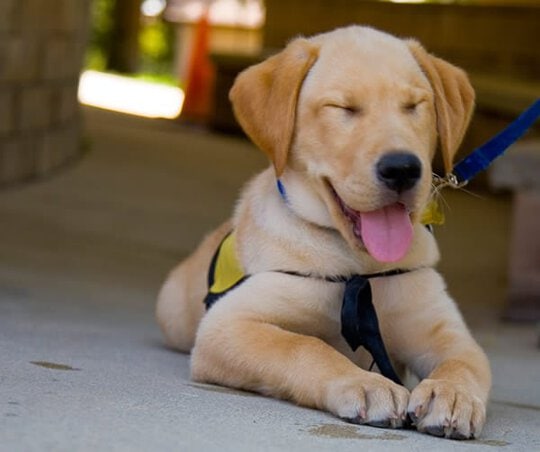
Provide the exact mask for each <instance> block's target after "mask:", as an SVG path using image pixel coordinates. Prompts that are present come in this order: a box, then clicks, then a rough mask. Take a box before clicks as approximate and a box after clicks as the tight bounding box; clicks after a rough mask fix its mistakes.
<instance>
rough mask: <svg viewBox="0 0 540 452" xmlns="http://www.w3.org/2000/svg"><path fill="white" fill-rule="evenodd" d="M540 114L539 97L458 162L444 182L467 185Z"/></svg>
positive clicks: (519, 136)
mask: <svg viewBox="0 0 540 452" xmlns="http://www.w3.org/2000/svg"><path fill="white" fill-rule="evenodd" d="M539 116H540V99H537V100H536V101H535V102H534V103H533V104H532V105H531V106H530V107H529V108H527V109H526V110H525V111H524V112H523V113H521V115H519V117H518V118H517V119H516V120H515V121H514V122H512V123H511V124H510V125H508V126H507V127H506V128H505V129H503V130H502V131H501V132H499V133H498V134H497V135H495V136H494V137H493V138H491V139H490V140H488V141H487V142H485V143H484V144H483V145H481V146H480V147H478V148H476V149H475V150H474V151H473V152H472V153H471V154H469V155H468V156H467V157H465V158H464V159H463V160H461V161H460V162H459V163H458V164H456V165H455V166H454V172H453V173H451V174H448V175H447V176H446V178H445V180H444V182H446V183H447V185H450V186H452V187H461V186H463V185H465V184H466V183H467V182H468V181H470V180H471V179H472V178H473V177H475V176H476V175H477V174H478V173H480V172H482V171H484V170H485V169H486V168H487V167H488V166H489V165H491V163H493V161H494V160H495V159H497V158H498V157H500V156H501V155H503V154H504V152H505V151H506V150H507V149H508V148H509V147H510V145H511V144H513V143H515V142H516V141H517V140H519V139H520V138H521V137H522V136H523V135H524V134H525V132H527V130H529V129H530V128H531V126H532V125H533V124H534V122H535V121H536V120H537V119H538V117H539Z"/></svg>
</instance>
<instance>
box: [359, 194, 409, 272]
mask: <svg viewBox="0 0 540 452" xmlns="http://www.w3.org/2000/svg"><path fill="white" fill-rule="evenodd" d="M360 230H361V235H362V241H363V242H364V245H365V246H366V248H367V250H368V252H369V254H371V255H372V256H373V257H374V258H375V259H377V260H378V261H380V262H396V261H399V260H400V259H402V258H403V257H404V256H405V254H407V251H408V250H409V248H410V246H411V242H412V238H413V228H412V224H411V220H410V218H409V214H408V213H407V210H406V209H405V206H404V205H403V204H399V203H396V204H392V205H391V206H386V207H383V208H382V209H379V210H374V211H373V212H365V213H360Z"/></svg>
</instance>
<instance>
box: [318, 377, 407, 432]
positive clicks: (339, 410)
mask: <svg viewBox="0 0 540 452" xmlns="http://www.w3.org/2000/svg"><path fill="white" fill-rule="evenodd" d="M408 400H409V391H407V389H405V388H404V387H403V386H399V385H397V384H395V383H393V382H392V381H390V380H388V379H387V378H385V377H383V376H381V375H378V374H372V373H366V374H365V375H362V376H359V377H344V378H340V379H338V380H334V381H333V382H332V383H331V384H330V385H329V388H328V392H327V401H326V405H327V408H328V410H329V411H331V412H332V413H334V414H336V415H337V416H339V417H340V418H342V419H344V420H346V421H348V422H353V423H355V424H368V425H372V426H374V427H388V428H400V427H403V425H404V423H405V421H406V418H407V402H408Z"/></svg>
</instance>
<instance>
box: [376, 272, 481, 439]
mask: <svg viewBox="0 0 540 452" xmlns="http://www.w3.org/2000/svg"><path fill="white" fill-rule="evenodd" d="M400 278H401V277H400ZM407 279H408V280H407ZM404 287H409V288H410V290H409V291H408V294H406V295H404V291H403V288H404ZM375 292H376V293H381V292H384V293H381V295H382V296H384V297H386V299H387V300H394V301H393V302H392V301H390V302H389V304H392V305H393V306H391V307H390V306H385V304H384V303H382V305H381V306H379V312H380V314H381V316H380V317H381V318H382V323H383V328H384V331H383V333H385V334H384V336H385V339H386V340H387V345H388V346H389V349H390V350H391V352H392V353H393V355H394V356H396V357H398V359H399V360H400V361H401V362H404V363H406V364H407V365H408V366H409V367H410V368H411V369H412V370H413V371H414V372H415V373H416V374H417V375H418V376H419V377H420V378H421V379H422V378H423V380H422V381H421V382H420V384H419V385H418V386H417V387H416V388H415V389H414V390H413V391H412V393H411V397H410V400H409V405H408V411H409V413H410V416H411V418H412V419H413V421H414V423H415V424H416V426H417V429H418V430H419V431H422V432H425V433H429V434H431V435H435V436H444V437H447V438H454V439H467V438H472V437H476V436H478V435H479V434H480V432H481V430H482V427H483V425H484V421H485V414H486V404H487V400H488V396H489V390H490V386H491V371H490V367H489V362H488V360H487V358H486V356H485V354H484V352H483V351H482V349H481V348H480V347H479V346H478V344H477V343H476V342H475V340H474V339H473V338H472V336H471V335H470V333H469V331H468V329H467V327H466V325H465V323H464V322H463V319H462V317H461V315H460V314H459V312H458V310H457V308H456V306H455V304H454V302H453V301H452V300H451V299H450V297H449V296H448V295H447V293H446V288H445V285H444V282H443V281H442V278H441V277H440V276H439V275H438V274H437V273H436V272H435V271H434V270H422V271H417V272H413V273H411V274H409V275H403V277H402V278H401V279H396V280H395V282H393V283H392V282H388V283H387V284H386V285H385V286H384V287H383V288H382V290H380V291H379V290H377V287H376V291H375ZM404 297H406V299H404ZM390 309H391V311H390ZM390 315H391V317H390ZM396 318H397V319H399V321H397V322H396V321H392V320H391V319H396ZM390 322H392V323H391V325H390Z"/></svg>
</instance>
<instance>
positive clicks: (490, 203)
mask: <svg viewBox="0 0 540 452" xmlns="http://www.w3.org/2000/svg"><path fill="white" fill-rule="evenodd" d="M84 115H85V119H86V131H87V136H88V141H89V149H90V151H89V153H88V154H87V155H86V156H85V157H84V158H83V159H82V160H81V161H78V162H76V163H74V164H73V165H71V166H70V167H67V168H64V169H63V170H61V171H58V172H57V173H56V174H54V175H53V176H51V177H50V178H49V179H47V180H43V181H39V182H34V183H31V184H27V185H22V186H19V187H13V188H11V189H8V190H4V191H2V192H0V236H1V237H2V238H3V240H2V246H1V251H0V255H1V259H0V450H2V451H9V452H12V451H34V450H35V451H48V450H53V451H64V450H65V451H96V450H113V451H124V450H126V451H138V450H140V451H148V450H189V451H198V450H201V451H212V450H231V451H254V450H267V451H273V450H276V451H277V450H300V451H302V450H306V451H307V450H313V449H315V448H316V449H317V450H340V451H349V450H350V451H352V450H355V451H356V450H358V449H359V448H366V449H368V450H400V451H403V450H407V451H409V450H411V451H416V450H437V451H439V450H440V451H453V450H463V451H465V450H479V451H480V450H486V451H487V450H490V451H491V450H496V449H501V450H505V451H518V450H520V451H521V450H523V451H534V450H538V451H540V359H539V358H540V352H539V350H538V349H536V348H535V342H536V331H535V329H534V328H533V327H523V326H521V327H519V326H509V325H502V324H500V323H499V322H498V321H497V318H498V315H499V314H500V311H501V309H502V305H503V302H504V287H505V274H506V269H505V265H506V264H505V256H506V251H507V243H508V240H507V237H508V224H509V212H510V203H509V200H508V199H507V198H493V197H490V196H484V197H482V198H477V197H472V196H469V195H466V194H463V193H449V194H448V196H447V199H448V203H449V205H450V207H451V213H450V216H449V219H448V223H447V226H446V227H444V228H440V229H439V230H438V231H437V235H438V236H439V237H440V241H441V248H442V251H443V255H444V256H445V258H444V260H443V263H442V265H441V269H442V271H443V272H444V273H445V274H447V275H448V280H449V286H450V289H451V291H452V292H453V293H454V294H455V295H456V297H457V298H458V300H459V301H460V305H461V307H462V309H463V311H464V313H465V315H466V318H467V320H468V322H469V323H470V324H471V325H472V327H473V330H474V332H475V334H476V336H477V337H478V339H479V341H480V342H481V343H482V345H483V346H484V347H485V348H486V350H487V351H488V354H489V356H490V359H491V362H492V366H493V371H494V376H495V380H494V388H493V394H492V402H491V405H490V409H489V417H488V422H487V425H486V428H485V431H484V434H483V435H482V437H481V438H480V439H479V440H477V441H474V442H465V443H464V442H456V441H446V440H440V439H436V438H432V437H428V436H424V435H421V434H418V433H416V432H414V431H392V430H382V429H375V428H370V427H359V426H352V425H348V424H346V423H343V422H341V421H339V420H338V419H336V418H334V417H332V416H330V415H328V414H325V413H321V412H318V411H314V410H308V409H304V408H299V407H295V406H293V405H292V404H289V403H286V402H281V401H277V400H272V399H268V398H264V397H260V396H257V395H253V394H248V393H242V392H237V391H231V390H228V389H225V388H219V387H213V386H205V385H199V384H194V383H192V382H190V381H189V371H188V364H189V363H188V357H187V356H185V355H181V354H178V353H175V352H172V351H170V350H168V349H166V348H165V347H163V345H162V342H161V337H160V333H159V331H158V329H157V327H156V325H155V324H154V321H153V305H154V300H155V296H156V292H157V290H158V288H159V285H160V283H161V281H162V279H163V278H164V275H165V274H166V272H167V271H168V270H169V269H170V268H171V267H172V266H173V265H174V264H175V263H176V262H177V261H178V260H179V259H181V258H182V256H184V255H185V254H186V253H187V252H189V250H190V249H192V248H193V246H194V245H195V244H196V243H197V241H198V240H199V239H200V237H201V236H202V235H203V234H204V232H205V231H206V230H208V229H209V228H211V227H213V226H214V225H216V224H217V223H218V222H219V221H221V220H222V219H223V218H226V216H227V215H228V213H229V212H230V209H231V206H232V205H233V202H234V199H235V196H236V194H237V191H238V189H239V188H240V187H241V185H242V183H243V181H245V180H246V179H247V178H248V177H249V175H251V174H253V173H254V172H255V171H257V170H258V169H259V168H261V167H262V166H263V165H264V164H265V161H264V158H263V157H262V156H261V155H259V153H258V152H256V151H254V150H253V148H252V147H251V145H249V144H248V143H247V142H245V141H243V140H240V139H237V138H230V137H220V136H213V135H209V134H206V133H203V132H197V131H193V130H187V129H185V128H181V127H179V126H177V125H175V124H170V123H163V122H156V121H149V120H142V119H137V118H131V117H127V116H121V115H114V114H111V113H106V112H102V111H98V110H91V109H86V110H84Z"/></svg>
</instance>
